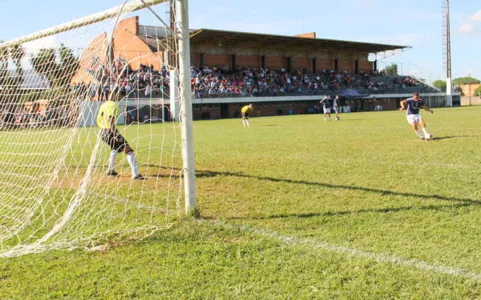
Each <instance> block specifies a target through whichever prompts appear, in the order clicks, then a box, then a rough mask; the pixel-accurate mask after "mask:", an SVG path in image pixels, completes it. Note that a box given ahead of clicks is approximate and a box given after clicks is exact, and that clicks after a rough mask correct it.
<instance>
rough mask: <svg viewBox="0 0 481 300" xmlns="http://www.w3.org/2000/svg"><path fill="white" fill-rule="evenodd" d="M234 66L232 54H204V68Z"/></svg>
mask: <svg viewBox="0 0 481 300" xmlns="http://www.w3.org/2000/svg"><path fill="white" fill-rule="evenodd" d="M231 64H232V55H230V54H207V53H206V54H204V66H208V67H214V66H215V67H223V66H230V65H231Z"/></svg>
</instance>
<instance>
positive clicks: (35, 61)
mask: <svg viewBox="0 0 481 300" xmlns="http://www.w3.org/2000/svg"><path fill="white" fill-rule="evenodd" d="M30 62H31V64H32V66H33V68H34V70H35V71H36V72H37V73H39V74H41V75H44V76H45V77H46V78H47V79H48V81H49V83H50V87H51V88H59V87H65V86H67V85H68V84H70V82H71V80H72V77H73V76H74V75H75V72H76V71H77V69H78V67H79V59H78V58H77V57H75V55H74V54H73V52H72V50H71V49H69V48H67V47H66V46H64V45H63V44H62V45H61V46H60V49H58V50H56V49H55V48H42V49H40V51H39V52H38V53H37V54H35V55H32V56H31V57H30Z"/></svg>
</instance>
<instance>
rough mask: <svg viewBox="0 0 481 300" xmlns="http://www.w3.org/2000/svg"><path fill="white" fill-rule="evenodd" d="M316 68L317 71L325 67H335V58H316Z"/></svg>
mask: <svg viewBox="0 0 481 300" xmlns="http://www.w3.org/2000/svg"><path fill="white" fill-rule="evenodd" d="M316 69H317V71H320V70H324V69H330V70H332V69H334V60H332V59H319V58H316Z"/></svg>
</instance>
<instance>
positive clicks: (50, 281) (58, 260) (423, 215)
mask: <svg viewBox="0 0 481 300" xmlns="http://www.w3.org/2000/svg"><path fill="white" fill-rule="evenodd" d="M480 113H481V108H480V107H465V108H455V109H436V110H435V114H434V115H427V114H424V117H425V120H426V121H427V123H428V125H429V129H430V131H431V133H432V134H433V135H434V136H435V137H437V140H435V141H431V142H425V141H420V140H418V139H417V138H416V137H415V135H414V133H413V132H412V131H411V130H410V128H409V125H408V124H407V122H406V121H405V117H404V115H403V114H402V113H400V112H376V113H374V112H373V113H351V114H344V115H342V116H341V122H335V121H331V122H327V123H326V122H324V120H323V119H322V117H321V116H319V115H305V116H285V117H270V118H253V119H251V125H252V127H251V128H243V127H242V124H241V121H240V120H239V119H236V120H234V119H231V120H219V121H198V122H195V123H194V130H195V152H196V163H197V166H196V168H197V179H196V183H197V198H198V205H199V208H200V213H201V216H202V218H201V219H199V220H192V219H189V218H186V219H181V220H179V222H175V223H174V225H173V226H172V227H170V228H169V229H166V230H163V231H159V232H157V233H155V234H154V235H153V236H151V237H149V238H146V239H143V240H140V241H131V242H129V243H122V244H121V245H119V246H117V247H111V248H109V249H107V250H105V251H102V252H86V251H83V250H75V251H49V252H45V253H41V254H36V255H27V256H21V257H18V258H12V259H2V260H0V298H17V299H25V298H30V299H39V298H93V297H101V298H140V299H146V298H147V299H148V298H151V299H159V298H172V299H178V298H247V299H258V298H263V299H265V298H268V299H272V298H278V299H285V298H290V299H312V298H318V299H330V298H342V299H353V298H354V299H361V298H363V299H366V298H368V299H386V298H397V299H474V298H481V276H480V275H478V274H481V252H480V250H479V249H481V240H480V239H479V236H480V229H479V224H480V222H481V196H480V191H479V186H480V184H481V176H480V175H481V170H480V168H479V166H480V162H481V153H480V151H479V149H480V147H481V141H480V137H481V132H480V128H481V118H479V114H480ZM149 128H151V127H149ZM156 128H158V129H159V131H161V130H162V129H163V128H164V127H162V125H156V127H153V129H152V128H151V129H149V130H154V131H155V129H156ZM129 130H135V132H130V133H129V132H127V133H126V137H127V139H129V138H131V137H133V136H135V135H136V134H138V133H139V129H138V128H137V129H135V127H132V128H131V129H129ZM169 132H172V131H169ZM166 140H167V142H166V144H165V145H166V146H165V147H166V149H170V150H172V149H174V148H175V143H174V142H173V140H174V139H173V138H172V137H167V139H166ZM159 143H160V142H159ZM143 147H146V144H145V143H143V142H142V138H141V137H140V138H139V142H138V143H137V142H135V148H136V149H138V153H139V161H140V163H141V165H142V167H141V168H143V170H144V171H148V172H149V173H154V172H155V166H159V165H162V164H166V162H165V161H163V162H160V163H159V161H158V158H156V157H155V155H150V156H149V155H147V153H148V152H146V150H145V149H143ZM170 150H169V151H170ZM75 156H76V155H74V156H73V157H75ZM171 157H172V156H171V155H170V154H169V155H167V156H165V158H166V159H167V158H168V159H170V158H171ZM148 158H150V159H152V160H155V162H154V161H149V159H148ZM179 159H180V158H179V156H178V155H177V154H176V155H175V156H174V161H173V162H169V163H171V164H170V166H178V165H179V162H180V160H179ZM85 166H86V165H85ZM85 166H84V167H85ZM99 168H101V166H99ZM147 169H148V170H147ZM136 188H138V189H140V188H141V187H140V186H139V187H134V188H133V189H134V192H135V191H136V190H135V189H136ZM152 188H153V187H152V186H148V185H147V186H143V189H146V193H147V196H146V199H150V198H149V197H150V196H149V195H150V194H155V193H154V192H153V191H151V189H152ZM120 189H121V188H120ZM139 192H140V191H139ZM341 247H344V248H341ZM343 249H344V250H343ZM388 256H389V257H391V256H392V257H396V258H399V259H400V260H401V262H400V263H397V264H394V263H391V262H387V261H386V259H384V260H383V258H386V257H388ZM409 260H411V261H409ZM414 260H415V261H418V262H422V263H424V265H421V264H415V263H413V261H414ZM423 266H424V267H423ZM426 266H428V267H426ZM430 267H433V268H432V269H430ZM442 267H446V268H451V270H455V271H454V273H455V274H451V275H450V274H446V273H445V272H444V273H443V272H442ZM460 270H463V271H464V272H466V273H462V272H461V271H460ZM476 276H477V277H476Z"/></svg>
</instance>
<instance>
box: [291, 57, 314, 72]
mask: <svg viewBox="0 0 481 300" xmlns="http://www.w3.org/2000/svg"><path fill="white" fill-rule="evenodd" d="M304 68H305V69H307V72H309V73H312V60H311V59H310V58H305V57H293V58H292V71H296V70H297V69H304Z"/></svg>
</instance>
